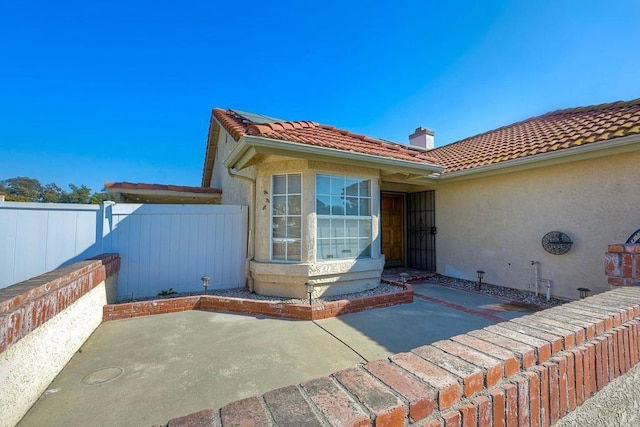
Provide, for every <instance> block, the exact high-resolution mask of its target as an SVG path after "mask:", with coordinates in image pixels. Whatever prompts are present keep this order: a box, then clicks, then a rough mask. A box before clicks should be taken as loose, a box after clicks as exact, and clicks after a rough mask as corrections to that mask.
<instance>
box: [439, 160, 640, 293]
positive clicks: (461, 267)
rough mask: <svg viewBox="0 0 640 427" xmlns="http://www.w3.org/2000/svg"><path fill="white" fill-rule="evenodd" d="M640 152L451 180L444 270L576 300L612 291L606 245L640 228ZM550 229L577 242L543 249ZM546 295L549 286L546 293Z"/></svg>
mask: <svg viewBox="0 0 640 427" xmlns="http://www.w3.org/2000/svg"><path fill="white" fill-rule="evenodd" d="M638 164H640V152H639V151H636V152H631V153H626V154H618V155H612V156H609V157H601V158H598V159H589V160H582V161H576V162H571V163H565V164H563V165H554V166H548V167H544V168H539V169H532V170H527V171H520V172H513V173H508V174H501V175H495V176H490V177H485V178H475V179H471V180H466V181H460V182H452V183H444V182H441V183H440V184H439V185H438V187H437V189H436V222H437V223H436V225H437V226H438V236H437V266H438V272H439V273H441V274H445V275H449V276H454V277H460V278H464V279H470V280H475V278H476V270H484V271H486V275H485V282H488V283H493V284H496V285H502V286H508V287H513V288H519V289H533V287H532V286H533V283H534V281H535V280H534V277H535V276H534V270H533V267H532V266H531V261H537V262H538V268H539V277H540V278H543V279H549V280H551V283H552V287H551V293H552V294H553V295H557V296H560V297H566V298H577V297H578V292H577V291H576V288H578V287H587V288H590V289H591V290H592V291H593V292H602V291H605V290H607V289H609V286H608V285H607V278H606V276H605V274H604V265H603V261H602V257H603V254H604V253H605V252H606V251H607V245H608V244H610V243H611V242H624V241H625V240H626V239H627V238H628V237H629V235H630V234H631V233H633V232H634V231H635V230H637V229H638V228H640V216H639V215H638V207H640V183H639V182H638V180H637V176H638V169H637V168H638ZM549 231H562V232H564V233H566V234H568V235H569V237H570V238H571V239H572V241H573V242H574V244H573V247H572V248H571V250H570V251H569V252H568V253H567V254H564V255H551V254H549V253H547V252H546V251H545V250H544V249H543V248H542V245H541V240H542V237H543V236H544V235H545V234H546V233H547V232H549ZM540 290H541V291H542V292H545V289H544V288H541V289H540Z"/></svg>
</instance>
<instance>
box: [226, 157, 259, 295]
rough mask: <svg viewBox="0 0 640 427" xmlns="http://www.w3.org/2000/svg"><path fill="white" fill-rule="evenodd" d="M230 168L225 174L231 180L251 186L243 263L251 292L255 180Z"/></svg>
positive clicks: (255, 203)
mask: <svg viewBox="0 0 640 427" xmlns="http://www.w3.org/2000/svg"><path fill="white" fill-rule="evenodd" d="M231 169H232V168H231V167H227V173H228V174H229V176H230V177H231V178H240V179H244V180H246V181H249V185H250V186H251V197H250V202H249V203H250V205H249V235H248V236H247V260H246V263H245V274H246V276H247V287H248V288H249V292H253V277H252V276H251V268H250V262H251V261H252V260H253V256H254V252H255V238H254V235H253V228H254V225H255V221H256V210H255V207H256V205H257V201H256V180H255V178H249V177H248V176H244V175H240V174H239V173H237V172H233V171H232V170H231Z"/></svg>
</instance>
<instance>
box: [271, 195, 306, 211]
mask: <svg viewBox="0 0 640 427" xmlns="http://www.w3.org/2000/svg"><path fill="white" fill-rule="evenodd" d="M276 197H280V196H275V197H274V199H275V198H276ZM301 204H302V196H289V204H288V206H287V208H288V211H287V214H288V215H300V206H301Z"/></svg>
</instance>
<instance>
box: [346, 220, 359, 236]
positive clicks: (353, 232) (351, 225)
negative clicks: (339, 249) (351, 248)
mask: <svg viewBox="0 0 640 427" xmlns="http://www.w3.org/2000/svg"><path fill="white" fill-rule="evenodd" d="M346 229H347V231H346V233H345V236H346V237H358V231H359V229H358V220H357V219H348V220H347V221H346Z"/></svg>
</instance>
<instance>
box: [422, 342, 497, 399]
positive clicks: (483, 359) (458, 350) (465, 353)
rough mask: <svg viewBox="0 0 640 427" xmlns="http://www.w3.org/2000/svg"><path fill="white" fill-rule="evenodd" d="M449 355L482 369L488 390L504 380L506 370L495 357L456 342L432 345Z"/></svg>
mask: <svg viewBox="0 0 640 427" xmlns="http://www.w3.org/2000/svg"><path fill="white" fill-rule="evenodd" d="M432 345H433V346H434V347H437V348H439V349H440V350H443V351H445V352H447V353H449V354H453V355H454V356H457V357H459V358H460V359H462V360H465V361H467V362H469V363H471V364H473V365H475V366H479V367H480V368H482V370H483V372H484V378H485V381H484V384H485V387H487V388H492V387H493V386H495V385H496V384H498V382H499V381H500V380H501V379H502V377H503V375H504V369H503V365H502V362H501V361H500V360H498V359H494V358H493V357H489V356H487V355H485V354H482V353H480V352H478V351H476V350H474V349H472V348H469V347H466V346H464V345H462V344H458V343H456V342H454V341H448V340H447V341H438V342H435V343H433V344H432Z"/></svg>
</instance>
